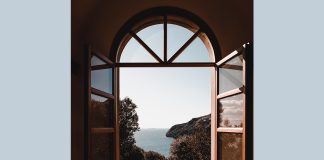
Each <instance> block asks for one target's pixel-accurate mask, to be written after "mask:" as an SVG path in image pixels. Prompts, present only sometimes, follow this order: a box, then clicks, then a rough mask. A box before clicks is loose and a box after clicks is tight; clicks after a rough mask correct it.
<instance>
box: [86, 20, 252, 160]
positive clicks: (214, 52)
mask: <svg viewBox="0 0 324 160" xmlns="http://www.w3.org/2000/svg"><path fill="white" fill-rule="evenodd" d="M156 17H160V18H158V19H156ZM161 17H162V18H161ZM171 17H172V18H171ZM169 22H171V24H177V25H181V26H183V27H186V28H187V27H191V28H190V30H193V31H195V32H194V33H195V34H194V35H193V36H192V37H191V38H190V39H189V40H188V41H187V42H186V43H185V44H184V45H183V46H182V47H180V49H179V50H178V51H177V52H176V54H175V55H173V56H172V57H171V58H170V59H169V60H168V58H167V34H166V33H167V24H168V23H169ZM157 23H162V24H163V30H164V40H163V43H164V45H163V49H164V52H163V55H164V57H163V58H159V57H158V56H157V55H156V54H155V53H154V51H153V50H152V49H150V48H149V46H147V45H146V44H145V43H144V42H143V41H142V40H141V39H140V38H139V37H138V36H137V35H136V32H138V31H139V30H141V29H143V28H145V27H148V26H150V25H153V24H157ZM204 28H205V27H201V28H200V27H198V25H197V24H196V23H193V22H192V21H189V20H188V19H186V18H183V17H180V16H174V15H168V14H163V15H160V14H159V15H158V16H151V17H149V18H147V19H144V21H142V22H141V23H136V25H133V26H131V27H130V28H129V29H128V32H124V33H123V34H122V35H123V36H122V37H117V39H119V40H117V41H115V42H117V44H118V45H117V46H118V47H117V48H115V52H112V53H115V54H110V58H107V57H105V56H103V54H101V53H99V52H97V51H94V50H93V49H92V48H91V47H90V46H88V47H87V51H86V53H87V56H88V59H87V62H86V64H88V75H87V76H86V79H87V80H88V84H87V85H88V94H87V96H88V98H87V103H88V106H90V103H89V100H90V99H89V96H91V93H94V94H97V95H100V96H102V95H103V96H106V97H107V98H113V99H114V101H115V115H119V101H118V99H119V68H121V67H209V68H213V69H214V71H215V72H212V77H213V78H212V96H213V97H212V106H211V112H212V115H213V113H214V117H213V116H212V126H211V130H212V131H211V132H212V137H211V138H212V146H211V154H212V155H211V156H212V158H211V159H212V160H217V133H218V132H233V133H238V132H240V133H242V135H243V137H242V138H243V147H242V153H243V158H242V159H243V160H246V159H249V160H250V159H251V160H252V159H253V50H252V44H251V43H246V44H244V45H243V46H242V47H240V48H239V49H238V50H235V51H234V52H232V53H231V54H229V55H228V56H226V57H225V58H224V59H220V57H221V56H220V52H219V48H217V47H218V46H217V47H216V48H215V45H213V44H214V43H215V42H214V43H213V38H211V39H210V38H209V36H208V35H210V33H209V34H208V33H207V32H209V31H207V30H205V29H204ZM188 29H189V28H188ZM201 33H203V34H204V35H203V36H202V37H200V36H201ZM132 37H134V38H135V39H136V40H137V41H138V42H139V43H140V44H141V45H142V46H143V47H144V48H145V49H146V50H147V51H148V52H149V53H150V54H151V56H153V57H154V58H155V59H156V60H157V61H158V62H159V63H124V62H123V63H122V62H120V61H119V60H120V56H121V54H122V53H121V52H122V50H123V47H124V46H126V44H127V42H128V41H129V40H130V38H132ZM195 38H202V40H203V42H204V44H205V46H208V47H207V49H208V51H209V54H210V56H212V59H213V60H212V62H206V63H194V62H190V63H187V62H181V63H179V62H177V63H175V62H173V61H174V60H175V59H176V58H177V57H178V56H179V55H180V54H181V53H182V51H183V50H184V49H185V48H186V47H188V46H189V45H190V44H191V42H192V41H193V40H194V39H195ZM216 43H217V42H216ZM112 50H114V49H112ZM240 52H243V53H242V54H243V57H244V61H243V81H244V87H240V88H236V89H233V90H231V91H228V92H225V93H222V94H219V92H218V81H219V80H218V77H219V76H218V73H219V67H221V66H222V65H223V64H224V63H226V62H227V61H229V60H231V58H233V57H234V56H235V55H237V54H240ZM247 53H248V54H249V55H247ZM91 55H95V56H97V57H98V58H99V59H101V60H102V61H104V62H105V63H106V64H104V65H96V66H91V64H90V62H91ZM110 59H111V60H110ZM217 60H218V61H217ZM107 68H112V69H113V95H111V94H109V93H107V94H104V93H102V92H100V91H98V90H96V89H93V88H91V85H89V84H91V78H90V77H91V70H100V69H107ZM89 75H90V76H89ZM87 85H86V86H87ZM89 93H90V94H89ZM236 94H243V99H244V105H243V107H244V109H243V111H244V115H243V119H244V120H243V127H242V128H240V129H229V128H220V129H219V128H218V127H217V125H218V124H217V121H216V120H217V105H218V101H219V100H220V99H222V98H226V97H229V96H233V95H236ZM90 98H91V97H90ZM246 105H248V106H249V108H247V107H245V106H246ZM88 111H89V108H88V107H86V115H85V119H86V133H87V136H86V148H87V149H89V147H90V146H89V144H91V142H89V139H90V140H91V137H89V136H88V135H91V131H89V121H88V118H89V117H88V116H89V115H88ZM118 118H119V116H115V129H108V130H109V133H110V132H113V133H114V134H115V140H114V143H115V152H114V154H115V158H114V159H116V160H119V159H120V153H119V151H120V146H119V124H118V122H119V119H118ZM213 120H214V121H213ZM99 130H100V129H99ZM101 131H102V130H100V131H99V132H101ZM89 155H90V153H88V152H87V150H86V157H88V158H90V157H89Z"/></svg>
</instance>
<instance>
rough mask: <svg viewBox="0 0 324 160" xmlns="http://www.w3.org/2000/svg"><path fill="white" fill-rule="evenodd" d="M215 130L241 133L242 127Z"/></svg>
mask: <svg viewBox="0 0 324 160" xmlns="http://www.w3.org/2000/svg"><path fill="white" fill-rule="evenodd" d="M217 132H228V133H243V128H224V127H220V128H217Z"/></svg>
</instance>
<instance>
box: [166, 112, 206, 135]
mask: <svg viewBox="0 0 324 160" xmlns="http://www.w3.org/2000/svg"><path fill="white" fill-rule="evenodd" d="M198 130H200V131H201V130H205V131H206V132H209V133H210V114H209V115H205V116H201V117H197V118H193V119H191V120H190V121H189V122H187V123H182V124H177V125H174V126H172V127H171V128H170V129H169V130H168V132H167V133H166V136H167V137H172V138H177V137H179V136H183V135H191V134H193V133H195V132H197V131H198Z"/></svg>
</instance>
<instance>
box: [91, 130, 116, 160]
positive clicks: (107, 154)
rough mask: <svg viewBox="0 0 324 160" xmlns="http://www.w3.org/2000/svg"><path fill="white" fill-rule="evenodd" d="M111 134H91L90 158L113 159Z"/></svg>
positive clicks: (96, 159) (97, 159)
mask: <svg viewBox="0 0 324 160" xmlns="http://www.w3.org/2000/svg"><path fill="white" fill-rule="evenodd" d="M113 138H114V137H113V134H111V133H108V134H106V133H104V134H101V133H100V134H92V157H93V158H92V159H93V160H113V159H114V141H113Z"/></svg>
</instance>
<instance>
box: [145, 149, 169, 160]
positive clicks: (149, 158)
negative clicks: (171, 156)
mask: <svg viewBox="0 0 324 160" xmlns="http://www.w3.org/2000/svg"><path fill="white" fill-rule="evenodd" d="M144 156H145V160H166V158H165V157H164V156H163V155H161V154H160V153H157V152H154V151H148V152H145V153H144Z"/></svg>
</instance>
